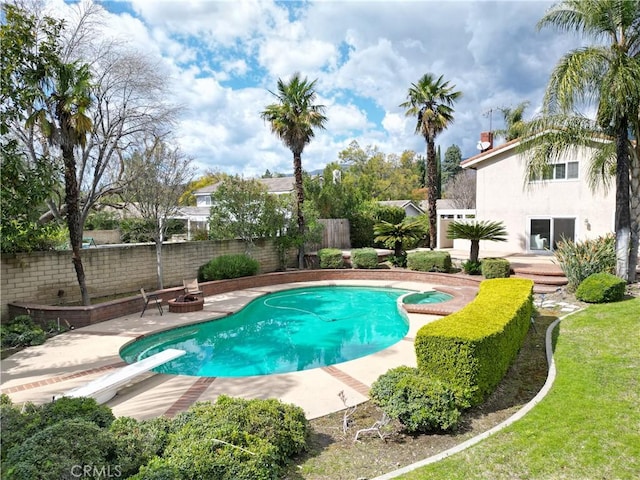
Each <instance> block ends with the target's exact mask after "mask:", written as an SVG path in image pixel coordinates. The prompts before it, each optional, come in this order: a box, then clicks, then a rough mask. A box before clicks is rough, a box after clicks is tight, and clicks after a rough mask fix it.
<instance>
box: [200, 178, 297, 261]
mask: <svg viewBox="0 0 640 480" xmlns="http://www.w3.org/2000/svg"><path fill="white" fill-rule="evenodd" d="M281 208H282V205H281V203H280V201H279V200H278V199H277V198H276V195H271V194H269V193H268V192H267V187H265V186H264V184H262V183H260V182H259V181H258V180H254V179H251V180H245V179H243V178H241V177H239V176H233V177H227V178H225V179H224V180H223V181H222V182H221V183H220V185H219V186H218V188H217V189H216V190H215V191H214V192H213V193H212V194H211V213H210V215H209V236H210V237H211V238H213V239H215V240H231V239H235V238H239V239H240V240H242V241H243V242H244V243H245V247H246V251H247V253H250V252H251V249H252V247H253V243H254V241H255V240H256V239H258V238H268V237H272V236H274V235H275V234H276V233H277V232H278V231H279V230H280V229H282V228H284V220H283V215H282V213H281Z"/></svg>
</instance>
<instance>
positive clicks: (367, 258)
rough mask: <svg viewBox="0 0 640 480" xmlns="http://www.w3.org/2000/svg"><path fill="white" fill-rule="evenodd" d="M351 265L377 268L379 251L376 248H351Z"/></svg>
mask: <svg viewBox="0 0 640 480" xmlns="http://www.w3.org/2000/svg"><path fill="white" fill-rule="evenodd" d="M351 265H353V268H376V267H377V266H378V252H377V251H376V249H375V248H355V249H353V250H351Z"/></svg>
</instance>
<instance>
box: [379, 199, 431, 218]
mask: <svg viewBox="0 0 640 480" xmlns="http://www.w3.org/2000/svg"><path fill="white" fill-rule="evenodd" d="M378 203H379V204H380V205H384V206H386V207H399V208H402V209H403V210H404V212H405V213H406V215H407V217H417V216H418V215H423V214H424V210H423V209H422V208H421V207H420V206H419V205H416V203H415V202H414V201H413V200H380V201H379V202H378Z"/></svg>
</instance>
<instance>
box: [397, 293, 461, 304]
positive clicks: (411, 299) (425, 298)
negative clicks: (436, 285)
mask: <svg viewBox="0 0 640 480" xmlns="http://www.w3.org/2000/svg"><path fill="white" fill-rule="evenodd" d="M452 298H453V295H449V294H448V293H443V292H438V291H436V290H432V291H429V292H416V293H410V294H409V295H406V296H405V297H404V298H403V299H402V303H406V304H410V305H422V304H425V303H440V302H446V301H448V300H451V299H452Z"/></svg>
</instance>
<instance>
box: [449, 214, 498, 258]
mask: <svg viewBox="0 0 640 480" xmlns="http://www.w3.org/2000/svg"><path fill="white" fill-rule="evenodd" d="M447 237H448V238H461V239H463V240H471V250H470V251H469V260H470V261H471V262H476V263H477V262H478V256H479V255H480V240H489V241H491V242H506V241H507V231H506V230H505V228H504V224H503V223H502V222H489V221H481V222H476V221H473V222H468V223H467V222H458V221H456V222H451V223H450V224H449V228H448V230H447Z"/></svg>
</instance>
